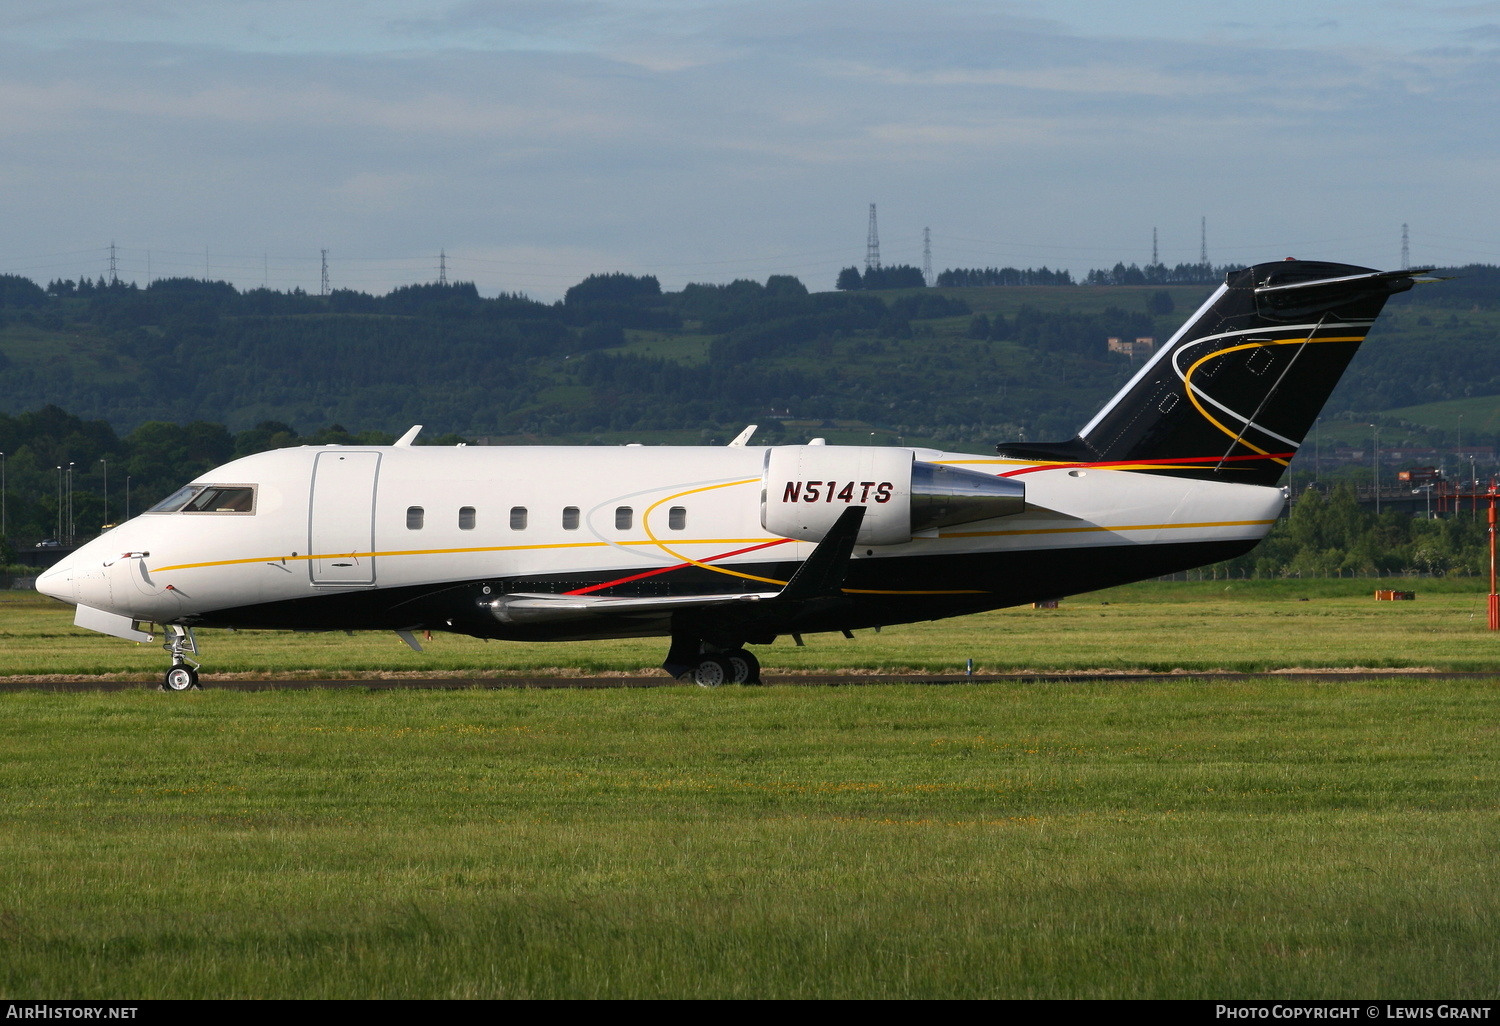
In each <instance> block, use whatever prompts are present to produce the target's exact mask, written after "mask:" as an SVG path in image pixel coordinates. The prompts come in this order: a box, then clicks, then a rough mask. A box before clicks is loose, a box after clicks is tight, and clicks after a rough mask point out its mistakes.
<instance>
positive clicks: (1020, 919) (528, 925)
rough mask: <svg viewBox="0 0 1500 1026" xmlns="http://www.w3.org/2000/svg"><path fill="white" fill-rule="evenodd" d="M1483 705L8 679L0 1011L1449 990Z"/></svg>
mask: <svg viewBox="0 0 1500 1026" xmlns="http://www.w3.org/2000/svg"><path fill="white" fill-rule="evenodd" d="M1497 723H1500V686H1497V685H1496V683H1494V682H1486V683H1484V684H1473V683H1454V682H1434V681H1420V680H1414V679H1403V680H1398V681H1382V682H1378V683H1372V682H1369V681H1360V680H1357V679H1353V680H1351V681H1349V682H1348V683H1343V684H1337V685H1333V684H1307V683H1299V682H1292V681H1286V680H1277V679H1274V678H1260V679H1257V680H1256V681H1253V682H1250V683H1234V684H1229V683H1223V682H1217V683H1215V682H1205V681H1203V680H1197V679H1191V678H1184V679H1181V680H1173V681H1169V682H1164V683H1163V682H1152V683H1140V684H1134V685H1129V686H1121V685H1104V684H1097V683H1076V684H1049V685H1036V684H1025V683H1019V682H1012V683H1003V684H987V685H979V684H974V685H960V686H952V687H927V688H924V687H919V686H888V687H865V688H793V687H768V688H764V689H759V688H733V689H730V688H721V689H718V690H716V691H703V690H699V689H696V688H689V687H683V688H667V689H658V690H644V691H642V690H605V691H526V690H487V691H481V690H460V691H447V692H413V691H374V692H372V691H366V690H362V689H346V690H313V691H303V692H287V691H279V692H229V691H212V690H210V691H204V692H201V693H194V694H190V695H166V694H160V693H157V692H154V691H150V690H147V689H144V688H142V689H138V690H129V691H124V692H116V693H101V692H85V693H67V694H63V693H46V692H39V691H22V692H9V693H3V694H0V732H3V738H0V743H3V745H4V750H5V753H6V756H5V759H4V760H3V761H0V794H3V796H4V801H5V808H6V815H5V817H4V818H3V820H0V844H3V847H0V997H5V998H37V997H101V998H102V997H113V998H154V997H185V998H193V997H245V998H250V997H267V998H270V997H409V998H426V997H1189V998H1209V997H1214V998H1230V997H1273V996H1274V997H1283V998H1286V997H1332V996H1338V997H1355V996H1357V997H1360V998H1376V997H1408V998H1411V997H1448V998H1458V997H1469V998H1493V997H1494V996H1495V994H1496V990H1497V989H1500V988H1497V982H1500V974H1497V964H1500V809H1497V796H1500V765H1497V759H1496V753H1497V741H1500V738H1497V728H1496V724H1497Z"/></svg>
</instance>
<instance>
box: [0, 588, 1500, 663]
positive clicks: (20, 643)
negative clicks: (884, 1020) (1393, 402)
mask: <svg viewBox="0 0 1500 1026" xmlns="http://www.w3.org/2000/svg"><path fill="white" fill-rule="evenodd" d="M1375 587H1391V588H1402V589H1407V590H1415V591H1416V592H1417V600H1416V601H1415V602H1375V601H1373V598H1372V594H1373V591H1374V588H1375ZM1485 587H1486V582H1484V581H1481V580H1479V579H1477V578H1453V579H1447V580H1433V579H1426V580H1402V579H1384V580H1378V581H1377V580H1342V581H1341V580H1327V581H1295V580H1291V581H1234V582H1227V581H1223V580H1220V581H1202V582H1191V583H1188V582H1180V583H1156V582H1151V583H1144V584H1137V585H1131V586H1129V587H1125V588H1116V589H1113V590H1110V591H1103V592H1096V593H1094V594H1091V595H1084V596H1079V597H1077V598H1074V599H1068V600H1065V601H1064V602H1063V603H1062V607H1061V608H1059V609H1049V610H1034V609H1031V608H1029V607H1028V608H1022V609H1010V610H1001V611H998V612H994V613H986V614H982V615H979V616H970V617H961V618H958V619H953V620H943V621H938V622H935V623H925V624H910V625H903V626H895V627H887V628H886V629H884V630H883V631H882V632H880V633H879V634H876V633H875V632H873V631H860V632H858V634H857V635H856V638H855V640H853V641H849V640H846V639H844V638H842V637H840V636H838V635H836V634H827V635H813V636H809V637H808V638H807V647H805V648H795V647H793V646H792V644H791V643H790V640H789V639H782V640H780V641H778V642H777V643H776V644H775V645H772V646H769V647H760V648H758V649H757V652H758V654H759V655H760V658H761V660H762V662H763V663H764V664H765V667H766V670H767V672H768V673H769V674H772V675H774V674H775V673H777V672H780V671H791V672H796V671H804V672H805V671H818V670H846V669H847V670H856V671H870V672H877V671H883V672H901V671H905V670H913V671H917V672H923V673H961V672H963V670H964V668H965V665H966V660H968V659H971V658H972V659H973V660H974V666H975V672H976V673H1002V672H1014V671H1025V670H1086V669H1108V670H1149V671H1155V672H1162V671H1169V670H1186V671H1204V670H1216V669H1225V670H1239V671H1249V672H1257V671H1261V670H1274V669H1282V668H1288V667H1306V668H1324V667H1366V668H1399V667H1432V668H1438V669H1447V670H1478V671H1487V670H1496V671H1497V672H1500V637H1497V636H1496V635H1494V634H1491V632H1490V631H1488V630H1486V620H1485V602H1484V590H1485ZM199 644H200V646H201V648H202V656H201V658H202V659H203V661H204V665H205V673H206V674H207V675H208V676H209V678H210V679H211V678H212V675H213V674H216V673H220V674H231V673H232V674H249V675H262V676H264V675H273V676H283V675H294V676H320V675H321V676H327V675H329V674H333V675H340V676H343V675H348V674H351V673H353V674H371V675H376V674H381V673H427V674H433V675H453V676H476V675H496V674H506V673H512V674H534V673H538V672H561V673H579V672H582V673H599V672H629V673H641V672H647V673H652V672H656V667H657V666H659V665H660V663H661V659H662V656H663V654H664V652H665V645H664V642H663V640H662V639H646V640H642V641H601V642H586V643H569V644H545V645H542V644H522V643H504V642H489V643H486V642H482V641H477V640H474V639H471V638H461V637H454V636H450V635H444V634H437V635H435V636H434V638H433V640H432V641H431V642H430V643H429V642H424V646H425V647H426V649H427V650H426V651H425V652H422V653H420V654H419V653H415V652H412V651H410V650H409V649H408V648H406V646H405V645H403V644H402V643H401V642H400V641H399V640H398V639H397V638H396V637H395V636H394V635H392V634H380V633H372V634H359V635H356V636H354V637H348V636H345V635H343V634H338V633H333V634H291V633H286V632H264V631H241V632H230V631H201V632H199ZM165 668H166V657H165V655H164V654H163V653H162V651H161V649H160V648H159V647H157V646H154V645H136V644H133V643H130V642H126V641H120V640H117V639H114V638H108V637H104V636H102V635H98V634H93V633H91V632H89V631H84V630H80V629H78V628H75V627H74V626H73V625H72V607H70V606H64V605H62V604H60V603H57V602H54V601H52V600H50V599H46V598H43V597H41V596H38V595H36V594H35V593H33V592H10V593H5V592H0V677H5V676H15V675H51V676H67V675H90V674H109V675H114V676H116V677H118V678H122V679H127V680H141V681H147V680H155V679H156V677H157V676H158V675H159V674H160V673H161V672H162V671H163V670H165Z"/></svg>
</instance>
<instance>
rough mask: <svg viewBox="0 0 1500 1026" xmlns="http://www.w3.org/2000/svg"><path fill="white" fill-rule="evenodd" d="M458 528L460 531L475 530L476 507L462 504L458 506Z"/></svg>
mask: <svg viewBox="0 0 1500 1026" xmlns="http://www.w3.org/2000/svg"><path fill="white" fill-rule="evenodd" d="M458 529H459V530H460V531H472V530H474V507H473V506H460V507H459V508H458Z"/></svg>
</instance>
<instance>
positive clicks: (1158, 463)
mask: <svg viewBox="0 0 1500 1026" xmlns="http://www.w3.org/2000/svg"><path fill="white" fill-rule="evenodd" d="M1295 455H1297V454H1296V453H1294V452H1268V453H1266V454H1265V455H1264V456H1262V455H1260V454H1259V453H1257V454H1255V455H1254V456H1174V457H1173V458H1171V459H1166V460H1105V461H1101V462H1099V463H1050V464H1048V465H1046V466H1044V467H1022V468H1021V469H1020V470H1007V471H1006V472H1005V473H1003V474H999V475H997V476H998V477H1015V476H1016V475H1018V474H1035V473H1036V472H1037V471H1039V470H1067V469H1069V468H1070V467H1074V468H1076V467H1096V468H1097V467H1140V466H1150V467H1164V466H1171V465H1173V464H1181V463H1215V464H1217V463H1221V462H1222V463H1237V462H1239V461H1240V460H1275V459H1286V460H1289V459H1291V458H1292V457H1293V456H1295Z"/></svg>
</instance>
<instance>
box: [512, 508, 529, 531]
mask: <svg viewBox="0 0 1500 1026" xmlns="http://www.w3.org/2000/svg"><path fill="white" fill-rule="evenodd" d="M510 529H511V530H512V531H524V530H526V507H525V506H512V507H511V508H510Z"/></svg>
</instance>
